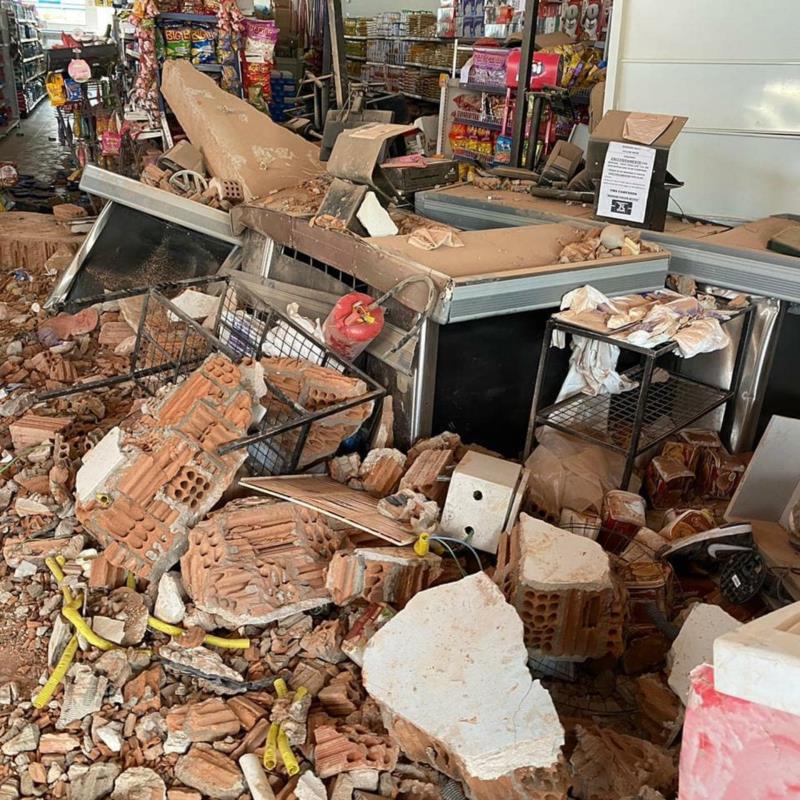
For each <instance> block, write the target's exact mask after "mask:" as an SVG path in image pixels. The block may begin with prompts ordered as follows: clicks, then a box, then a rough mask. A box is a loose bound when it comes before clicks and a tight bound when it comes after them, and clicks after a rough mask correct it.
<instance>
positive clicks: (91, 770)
mask: <svg viewBox="0 0 800 800" xmlns="http://www.w3.org/2000/svg"><path fill="white" fill-rule="evenodd" d="M120 772H122V767H121V766H120V765H119V764H115V763H114V762H113V761H103V762H102V763H99V764H92V765H91V766H90V767H87V766H85V765H83V764H73V765H72V766H71V767H70V768H69V770H68V771H67V774H68V776H69V783H70V792H71V796H72V797H75V798H78V797H80V799H81V800H100V798H102V797H108V795H109V794H111V790H112V788H113V786H114V781H115V780H116V778H117V775H119V774H120Z"/></svg>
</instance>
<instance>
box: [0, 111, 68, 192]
mask: <svg viewBox="0 0 800 800" xmlns="http://www.w3.org/2000/svg"><path fill="white" fill-rule="evenodd" d="M0 161H12V162H14V163H15V164H16V165H17V171H18V172H19V173H20V175H31V176H33V177H34V178H38V179H39V180H41V181H44V182H49V181H51V180H52V179H53V178H54V177H55V175H56V174H57V173H58V172H59V171H61V170H64V169H69V167H70V152H69V149H68V148H66V147H62V146H61V145H59V143H58V128H57V125H56V116H55V112H54V110H53V108H52V107H51V106H50V104H49V103H48V102H44V103H42V104H41V105H40V106H39V107H38V108H37V109H36V110H35V111H34V112H33V114H31V116H30V117H28V118H27V119H23V120H22V121H21V122H20V125H19V127H18V128H16V129H15V130H14V131H13V132H12V133H11V135H10V136H7V137H6V138H5V139H2V140H0Z"/></svg>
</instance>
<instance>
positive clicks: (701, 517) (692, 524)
mask: <svg viewBox="0 0 800 800" xmlns="http://www.w3.org/2000/svg"><path fill="white" fill-rule="evenodd" d="M716 525H717V523H716V522H715V520H714V515H713V514H712V513H711V512H710V511H709V510H708V509H707V508H698V509H693V508H689V509H686V510H681V509H673V510H671V511H668V512H667V513H666V514H665V515H664V527H663V528H662V529H661V530H660V531H659V534H660V535H661V536H662V537H663V538H664V539H666V540H667V541H670V542H673V541H675V540H677V539H683V538H685V537H686V536H693V535H694V534H695V533H702V532H703V531H710V530H711V529H712V528H714V527H716Z"/></svg>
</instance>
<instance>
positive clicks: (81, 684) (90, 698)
mask: <svg viewBox="0 0 800 800" xmlns="http://www.w3.org/2000/svg"><path fill="white" fill-rule="evenodd" d="M107 687H108V679H107V678H105V677H104V676H102V675H97V674H95V672H94V670H93V669H92V668H91V667H90V666H88V665H86V664H73V665H72V666H71V667H70V670H69V672H68V673H67V681H66V684H65V689H64V700H63V702H62V704H61V713H60V714H59V717H58V720H56V730H63V729H64V728H66V727H67V726H68V725H70V724H71V723H73V722H76V721H78V720H82V719H83V718H84V717H87V716H88V715H89V714H93V713H95V712H96V711H99V710H100V708H101V706H102V705H103V695H105V692H106V688H107Z"/></svg>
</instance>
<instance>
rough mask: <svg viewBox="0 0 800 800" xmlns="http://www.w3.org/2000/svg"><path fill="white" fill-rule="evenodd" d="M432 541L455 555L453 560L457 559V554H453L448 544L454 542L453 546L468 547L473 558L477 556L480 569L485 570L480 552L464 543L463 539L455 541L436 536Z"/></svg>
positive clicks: (447, 537)
mask: <svg viewBox="0 0 800 800" xmlns="http://www.w3.org/2000/svg"><path fill="white" fill-rule="evenodd" d="M430 541H432V542H441V543H442V544H443V545H444V546H445V547H446V548H447V549H448V550H449V551H450V553H451V554H452V555H453V558H456V556H455V554H454V553H453V550H452V548H451V547H450V546H449V545H448V544H447V543H448V542H453V544H460V545H461V546H462V547H466V548H467V549H468V550H469V551H470V553H472V555H473V556H475V561H477V562H478V569H479V570H483V564H482V563H481V557H480V556H479V555H478V551H477V550H476V549H475V548H474V547H473V546H472V545H471V544H470V543H469V542H468V541H466V542H465V541H462V540H461V539H454V538H453V537H452V536H439V535H437V534H434V535H433V536H431V537H430ZM456 561H458V559H457V558H456Z"/></svg>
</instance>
